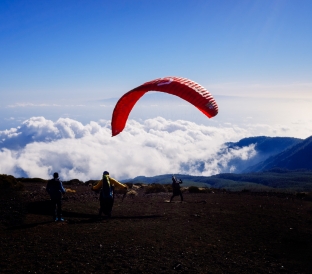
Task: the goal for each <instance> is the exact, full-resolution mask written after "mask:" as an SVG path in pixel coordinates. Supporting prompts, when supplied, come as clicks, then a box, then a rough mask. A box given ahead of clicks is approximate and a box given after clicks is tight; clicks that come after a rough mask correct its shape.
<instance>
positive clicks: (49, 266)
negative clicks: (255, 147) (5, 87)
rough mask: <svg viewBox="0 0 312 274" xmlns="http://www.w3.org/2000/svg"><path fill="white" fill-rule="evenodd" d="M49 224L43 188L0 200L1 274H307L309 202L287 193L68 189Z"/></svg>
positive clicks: (311, 263) (311, 245)
mask: <svg viewBox="0 0 312 274" xmlns="http://www.w3.org/2000/svg"><path fill="white" fill-rule="evenodd" d="M65 187H67V188H70V189H71V190H74V191H76V192H68V193H66V194H65V196H64V199H63V217H64V219H65V221H64V222H54V221H53V220H52V216H51V214H50V212H49V199H48V196H47V194H46V192H45V189H44V185H43V184H42V183H27V184H25V190H24V191H19V192H12V193H7V194H5V195H4V193H2V195H1V196H0V198H1V200H0V205H1V212H0V214H1V215H0V216H1V223H0V236H1V245H0V272H1V273H248V274H249V273H311V269H312V210H311V207H312V203H311V201H307V200H304V199H299V198H297V197H295V196H292V195H290V194H277V193H250V192H247V193H244V192H240V193H229V192H222V191H215V192H214V193H198V194H192V193H187V192H185V193H184V200H185V201H184V202H183V203H181V202H180V201H179V199H180V198H179V197H175V199H174V202H173V203H168V200H169V198H170V196H171V193H159V194H144V189H143V188H141V189H138V190H137V194H138V195H136V196H134V197H133V198H131V197H130V196H127V197H126V198H125V199H124V200H122V198H121V197H117V198H116V199H115V204H114V209H113V214H112V217H111V218H109V219H108V218H106V217H103V218H101V219H98V218H97V217H96V214H97V212H98V206H99V201H98V199H97V197H98V194H97V193H94V192H92V191H90V189H89V187H87V186H84V185H68V186H65Z"/></svg>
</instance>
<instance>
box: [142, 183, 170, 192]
mask: <svg viewBox="0 0 312 274" xmlns="http://www.w3.org/2000/svg"><path fill="white" fill-rule="evenodd" d="M160 192H167V190H166V188H165V187H164V186H163V185H161V184H151V185H148V186H147V187H146V189H145V194H150V193H160Z"/></svg>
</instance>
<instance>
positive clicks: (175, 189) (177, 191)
mask: <svg viewBox="0 0 312 274" xmlns="http://www.w3.org/2000/svg"><path fill="white" fill-rule="evenodd" d="M182 183H183V182H182V180H181V179H180V180H179V181H178V180H177V179H176V177H174V176H172V184H171V185H172V196H171V198H170V203H171V201H172V199H173V197H174V196H179V195H180V197H181V202H183V195H182V191H181V188H180V184H182Z"/></svg>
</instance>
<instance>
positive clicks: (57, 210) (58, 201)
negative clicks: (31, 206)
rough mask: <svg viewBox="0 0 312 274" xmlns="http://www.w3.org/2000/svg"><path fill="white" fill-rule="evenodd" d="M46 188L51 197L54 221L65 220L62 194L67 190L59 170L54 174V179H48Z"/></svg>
mask: <svg viewBox="0 0 312 274" xmlns="http://www.w3.org/2000/svg"><path fill="white" fill-rule="evenodd" d="M46 190H47V192H48V193H49V195H50V198H51V206H52V210H53V219H54V221H60V222H63V221H64V219H63V218H62V194H64V193H65V192H66V190H65V188H64V187H63V183H62V181H61V180H60V179H59V175H58V173H57V172H55V173H54V174H53V179H51V180H49V181H48V184H47V187H46Z"/></svg>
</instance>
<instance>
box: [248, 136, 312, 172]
mask: <svg viewBox="0 0 312 274" xmlns="http://www.w3.org/2000/svg"><path fill="white" fill-rule="evenodd" d="M311 155H312V136H311V137H309V138H307V139H305V140H303V141H302V142H300V143H298V144H296V145H295V146H293V147H291V148H288V149H286V150H285V151H283V152H281V153H279V154H277V155H275V156H272V157H270V158H269V159H267V160H265V161H264V162H261V163H259V164H257V165H255V166H253V167H251V168H249V169H248V170H249V171H254V172H257V171H264V170H269V169H272V168H277V167H278V168H284V169H290V170H295V169H308V170H312V157H311Z"/></svg>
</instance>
